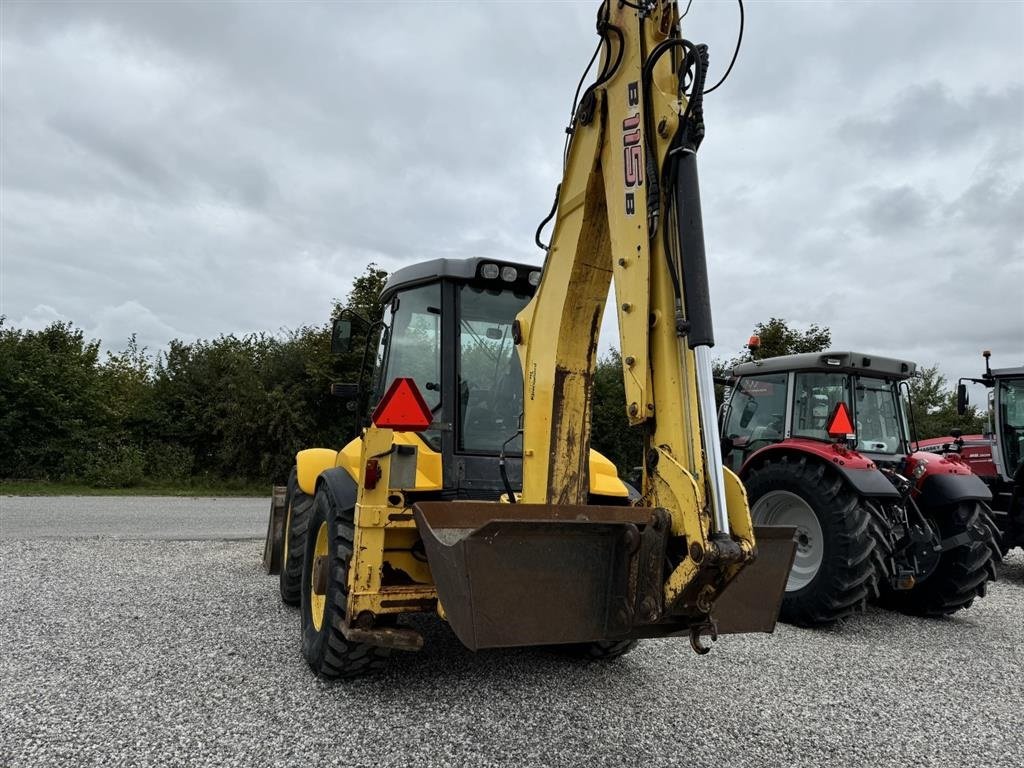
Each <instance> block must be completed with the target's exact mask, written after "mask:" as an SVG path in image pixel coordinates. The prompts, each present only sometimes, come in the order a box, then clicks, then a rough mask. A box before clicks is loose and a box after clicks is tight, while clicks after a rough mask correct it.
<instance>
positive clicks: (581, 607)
mask: <svg viewBox="0 0 1024 768" xmlns="http://www.w3.org/2000/svg"><path fill="white" fill-rule="evenodd" d="M413 511H414V514H415V517H416V525H417V528H418V529H419V533H420V536H421V537H422V539H423V543H424V546H425V548H426V552H427V560H428V562H429V563H430V570H431V573H432V574H433V577H434V583H435V585H436V587H437V593H438V598H439V600H440V602H441V606H442V607H443V610H444V613H445V616H446V618H447V619H448V622H449V624H450V625H451V627H452V629H453V630H454V632H455V634H456V635H457V636H458V638H459V640H461V641H462V643H463V644H464V645H466V646H467V647H468V648H470V649H472V650H478V649H480V648H500V647H510V646H521V645H554V644H560V643H578V642H586V641H591V640H605V639H614V638H620V637H628V636H631V634H633V629H634V623H635V622H636V621H638V620H639V618H640V617H641V615H642V614H643V613H644V612H645V611H647V610H649V609H650V607H651V606H652V605H655V604H659V602H660V593H661V590H662V583H661V574H662V567H663V566H662V563H663V561H664V557H665V544H666V541H667V533H668V530H669V527H670V526H669V517H668V513H667V512H666V511H665V510H661V509H653V508H642V507H612V506H607V507H606V506H575V505H574V506H568V505H566V506H550V505H546V504H515V505H511V504H500V505H499V504H495V503H493V502H473V501H459V502H420V503H418V504H416V505H415V506H414V507H413ZM645 601H646V602H645ZM652 601H654V602H652Z"/></svg>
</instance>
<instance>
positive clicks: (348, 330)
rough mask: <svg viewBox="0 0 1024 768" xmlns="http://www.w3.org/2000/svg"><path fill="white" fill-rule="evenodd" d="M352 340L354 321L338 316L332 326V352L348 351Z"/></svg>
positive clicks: (336, 353) (335, 353) (337, 353)
mask: <svg viewBox="0 0 1024 768" xmlns="http://www.w3.org/2000/svg"><path fill="white" fill-rule="evenodd" d="M351 342H352V321H351V320H345V319H343V318H340V317H339V318H338V319H337V320H335V321H334V325H333V326H332V327H331V354H334V355H340V354H341V353H343V352H348V348H349V344H351Z"/></svg>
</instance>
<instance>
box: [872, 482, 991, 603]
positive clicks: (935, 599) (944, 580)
mask: <svg viewBox="0 0 1024 768" xmlns="http://www.w3.org/2000/svg"><path fill="white" fill-rule="evenodd" d="M967 505H969V506H971V507H973V508H972V509H970V510H967V509H964V507H965V506H967ZM957 517H961V518H963V520H964V522H963V524H962V525H957V526H956V531H960V530H969V529H970V528H972V527H980V528H981V530H982V531H984V533H985V538H984V540H983V541H972V542H971V543H970V544H964V545H962V546H959V547H956V548H954V549H951V550H949V551H947V552H943V553H942V558H941V560H940V561H939V564H938V565H937V566H936V569H935V571H934V572H933V573H932V574H930V575H929V576H928V578H927V579H925V580H924V581H922V582H921V583H920V584H919V585H917V586H916V587H914V588H913V589H911V590H908V591H906V592H897V593H893V594H892V595H891V596H890V598H891V602H892V603H893V607H895V608H897V609H898V610H900V611H902V612H903V613H907V614H910V615H913V616H929V617H933V618H939V617H942V616H949V615H951V614H953V613H956V612H957V611H961V610H964V609H966V608H969V607H970V606H971V605H972V604H973V603H974V600H975V598H978V597H984V596H985V593H986V591H987V587H988V582H989V581H995V580H996V567H997V565H998V564H999V563H1000V562H1002V553H1001V551H1000V545H999V539H998V537H997V530H996V527H995V522H994V521H993V520H992V513H991V512H990V510H989V509H988V507H987V506H986V505H985V504H983V503H981V502H974V501H967V502H961V503H960V504H959V505H957V508H955V509H952V510H949V511H948V512H947V514H945V515H942V516H941V517H940V521H946V522H945V525H942V524H940V530H942V534H943V536H949V535H950V534H951V533H953V530H952V529H951V524H950V523H949V522H948V521H949V520H955V519H956V518H957Z"/></svg>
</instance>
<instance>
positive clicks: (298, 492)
mask: <svg viewBox="0 0 1024 768" xmlns="http://www.w3.org/2000/svg"><path fill="white" fill-rule="evenodd" d="M284 503H285V518H284V543H283V544H282V546H281V578H280V585H281V601H282V602H283V603H284V604H285V605H298V604H299V591H300V590H299V587H300V585H301V582H302V560H303V557H304V555H305V551H306V530H307V529H308V528H309V513H310V510H311V509H312V507H313V497H312V496H309V495H307V494H305V493H303V492H302V489H301V488H299V482H298V475H297V472H296V470H295V469H292V473H291V475H290V476H289V477H288V492H287V494H286V496H285V500H284Z"/></svg>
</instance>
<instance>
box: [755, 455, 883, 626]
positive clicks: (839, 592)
mask: <svg viewBox="0 0 1024 768" xmlns="http://www.w3.org/2000/svg"><path fill="white" fill-rule="evenodd" d="M745 484H746V486H747V492H748V494H749V495H750V499H751V506H752V507H753V505H754V503H755V502H756V500H757V498H759V497H760V496H761V495H763V494H764V493H767V492H768V491H769V490H775V489H781V490H790V491H791V492H792V491H793V489H794V488H796V489H798V490H799V491H801V493H800V494H799V495H801V496H802V497H803V498H804V500H805V501H807V502H808V503H809V504H810V505H811V506H812V508H814V509H816V510H827V511H828V522H829V525H830V527H831V528H832V530H833V531H834V534H833V535H834V542H833V553H834V555H835V556H834V557H831V558H829V557H828V555H827V554H826V559H823V561H822V565H821V569H820V570H819V572H818V574H817V575H816V576H815V577H814V579H813V580H812V581H811V582H810V583H809V584H808V585H807V586H806V587H804V588H803V589H802V590H800V591H801V592H803V591H804V590H807V589H808V588H810V587H814V589H813V590H811V591H809V592H807V593H805V594H803V595H799V594H797V595H794V596H792V597H786V598H784V599H783V604H782V610H781V612H780V618H781V619H782V620H783V621H785V622H787V623H789V624H796V625H797V626H804V627H811V626H822V625H828V624H834V623H836V622H838V621H841V620H843V619H845V618H847V617H848V616H850V615H852V614H854V613H858V612H862V611H863V610H864V608H865V605H866V602H867V598H868V596H869V594H873V593H875V592H876V591H877V589H878V587H877V584H876V578H877V577H876V567H875V562H876V558H875V551H874V550H875V541H874V537H873V536H872V535H871V525H872V522H871V514H870V512H869V511H868V509H867V505H866V504H865V501H864V500H863V499H861V497H859V496H858V495H857V494H856V493H854V492H853V491H852V490H851V489H850V488H849V487H848V486H847V484H846V483H845V482H844V481H843V479H842V478H841V477H839V476H838V475H837V474H836V473H835V472H833V471H831V470H828V469H826V467H825V466H824V465H823V464H820V463H818V462H816V461H813V460H808V458H807V457H806V456H800V457H797V458H796V459H795V460H793V459H792V458H791V457H789V456H784V457H782V458H781V459H780V460H773V459H766V460H765V461H763V462H762V463H760V464H758V465H757V466H755V467H753V468H752V469H751V471H750V473H749V474H748V475H747V477H746V478H745ZM762 489H763V490H762ZM818 515H819V524H822V523H823V522H824V521H822V520H821V515H820V513H818ZM822 527H823V528H824V527H825V526H824V525H823V526H822ZM825 535H826V537H827V536H828V534H825Z"/></svg>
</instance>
